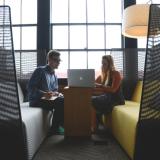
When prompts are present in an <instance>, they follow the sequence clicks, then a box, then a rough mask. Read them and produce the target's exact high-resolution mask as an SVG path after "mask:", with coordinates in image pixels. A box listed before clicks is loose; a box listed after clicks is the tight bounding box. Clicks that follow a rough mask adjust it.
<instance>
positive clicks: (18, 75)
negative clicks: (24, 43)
mask: <svg viewBox="0 0 160 160" xmlns="http://www.w3.org/2000/svg"><path fill="white" fill-rule="evenodd" d="M14 55H15V65H16V75H17V77H18V78H20V66H21V64H20V53H19V52H15V53H14Z"/></svg>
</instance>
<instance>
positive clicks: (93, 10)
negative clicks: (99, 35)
mask: <svg viewBox="0 0 160 160" xmlns="http://www.w3.org/2000/svg"><path fill="white" fill-rule="evenodd" d="M87 2H88V4H87V5H88V6H87V9H88V22H104V4H103V0H88V1H87Z"/></svg>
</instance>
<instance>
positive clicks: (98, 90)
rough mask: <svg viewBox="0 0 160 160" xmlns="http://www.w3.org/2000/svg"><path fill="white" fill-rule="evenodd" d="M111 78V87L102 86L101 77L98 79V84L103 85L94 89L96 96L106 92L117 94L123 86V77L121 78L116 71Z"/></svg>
mask: <svg viewBox="0 0 160 160" xmlns="http://www.w3.org/2000/svg"><path fill="white" fill-rule="evenodd" d="M110 76H111V77H110V78H111V79H112V84H111V86H105V85H103V84H102V80H101V75H100V76H98V77H97V79H96V83H99V84H101V85H98V86H97V87H96V88H95V89H94V93H95V94H102V93H106V92H111V93H115V92H116V91H117V90H118V89H119V87H120V85H121V81H122V77H121V75H120V73H119V72H118V71H115V70H114V71H112V72H111V73H110Z"/></svg>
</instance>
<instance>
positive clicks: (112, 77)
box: [92, 55, 125, 123]
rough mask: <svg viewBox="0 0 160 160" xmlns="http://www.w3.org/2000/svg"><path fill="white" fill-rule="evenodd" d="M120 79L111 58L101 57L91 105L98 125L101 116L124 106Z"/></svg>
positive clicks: (107, 56)
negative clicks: (99, 73)
mask: <svg viewBox="0 0 160 160" xmlns="http://www.w3.org/2000/svg"><path fill="white" fill-rule="evenodd" d="M121 82H122V77H121V75H120V73H119V72H118V71H116V70H115V66H114V62H113V58H112V56H110V55H105V56H103V57H102V67H101V75H99V76H98V77H97V79H96V83H95V89H94V93H93V94H94V95H93V96H92V105H93V107H94V108H95V110H96V113H97V115H96V116H97V120H98V123H100V122H101V116H102V114H106V113H111V112H112V110H113V107H114V106H116V105H122V104H124V103H125V102H124V97H123V94H122V90H121Z"/></svg>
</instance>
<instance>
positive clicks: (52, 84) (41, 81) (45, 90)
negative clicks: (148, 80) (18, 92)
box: [28, 50, 64, 132]
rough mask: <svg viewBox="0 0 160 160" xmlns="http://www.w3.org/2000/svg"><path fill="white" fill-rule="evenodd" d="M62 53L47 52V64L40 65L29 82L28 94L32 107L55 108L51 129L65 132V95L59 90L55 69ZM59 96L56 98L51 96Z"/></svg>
mask: <svg viewBox="0 0 160 160" xmlns="http://www.w3.org/2000/svg"><path fill="white" fill-rule="evenodd" d="M60 61H61V60H60V53H59V52H58V51H56V50H51V51H49V52H48V54H47V65H45V66H40V67H38V68H37V69H36V70H35V71H34V72H33V74H32V76H31V78H30V80H29V83H28V96H29V103H30V106H31V107H41V108H43V109H46V110H51V111H52V110H54V115H53V119H52V127H51V129H52V130H53V131H54V132H57V131H61V132H64V129H63V123H64V97H63V95H62V94H60V93H59V92H58V80H57V76H56V75H55V69H57V68H58V66H59V64H60ZM53 96H57V98H56V99H55V100H50V98H51V97H53Z"/></svg>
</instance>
